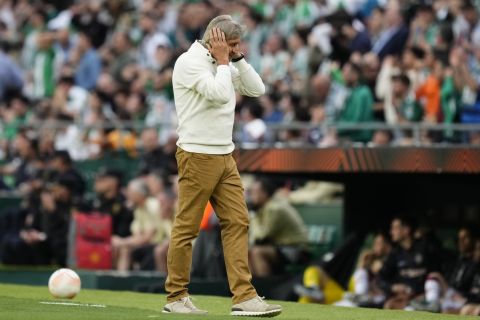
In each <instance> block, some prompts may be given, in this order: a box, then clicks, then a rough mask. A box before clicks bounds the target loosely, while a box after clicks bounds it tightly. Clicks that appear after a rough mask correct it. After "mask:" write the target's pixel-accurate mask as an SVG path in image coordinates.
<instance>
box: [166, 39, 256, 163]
mask: <svg viewBox="0 0 480 320" xmlns="http://www.w3.org/2000/svg"><path fill="white" fill-rule="evenodd" d="M172 82H173V93H174V98H175V108H176V109H177V116H178V128H177V133H178V136H179V139H178V142H177V145H178V146H179V147H180V148H182V149H183V150H185V151H188V152H194V153H205V154H228V153H230V152H232V151H233V150H234V149H235V146H234V144H233V141H232V135H233V122H234V116H235V103H236V98H235V90H236V91H238V92H239V93H240V94H242V95H245V96H250V97H258V96H260V95H262V94H264V93H265V85H264V84H263V81H262V79H261V78H260V76H259V75H258V74H257V72H255V70H254V69H253V68H252V66H250V65H249V64H248V63H247V62H246V61H245V59H242V60H240V61H238V62H235V63H230V64H229V65H228V66H226V65H217V63H216V62H215V60H214V59H213V57H212V56H211V55H210V53H209V51H208V50H207V49H206V48H205V47H204V46H203V45H202V44H201V43H200V42H198V41H196V42H194V43H193V44H192V46H191V47H190V49H188V51H187V52H185V53H183V54H182V55H181V56H180V57H179V58H178V59H177V61H176V63H175V67H174V69H173V76H172Z"/></svg>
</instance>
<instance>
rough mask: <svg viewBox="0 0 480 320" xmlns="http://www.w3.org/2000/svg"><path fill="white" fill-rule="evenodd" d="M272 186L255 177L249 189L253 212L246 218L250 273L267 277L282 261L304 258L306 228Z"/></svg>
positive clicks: (279, 269) (283, 265) (282, 264)
mask: <svg viewBox="0 0 480 320" xmlns="http://www.w3.org/2000/svg"><path fill="white" fill-rule="evenodd" d="M275 191H276V187H275V185H274V184H273V183H272V182H271V181H269V180H266V179H261V180H257V181H255V182H254V183H253V185H252V186H251V189H250V190H249V194H250V205H251V209H252V210H253V212H254V213H253V215H252V217H251V219H250V243H251V247H250V264H251V270H252V274H253V275H256V276H260V277H262V276H268V275H272V274H275V273H277V272H280V271H282V270H281V268H283V267H285V265H286V264H289V263H290V264H292V263H299V262H301V261H303V260H304V259H305V257H306V254H307V253H306V252H307V249H306V244H307V243H308V238H307V228H306V226H305V224H304V222H303V221H302V218H301V217H300V215H299V214H298V212H297V211H296V210H295V209H294V208H293V207H292V206H291V205H289V204H288V203H287V202H286V201H284V200H282V199H281V198H280V197H275V196H274V194H275Z"/></svg>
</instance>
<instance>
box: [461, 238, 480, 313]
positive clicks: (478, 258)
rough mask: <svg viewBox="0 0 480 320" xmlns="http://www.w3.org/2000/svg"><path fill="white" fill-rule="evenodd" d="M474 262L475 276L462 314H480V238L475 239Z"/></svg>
mask: <svg viewBox="0 0 480 320" xmlns="http://www.w3.org/2000/svg"><path fill="white" fill-rule="evenodd" d="M473 262H474V263H475V268H476V270H475V276H474V278H473V280H472V283H471V285H470V289H469V290H468V292H467V294H466V296H465V298H466V299H467V304H465V305H464V306H463V307H462V309H461V310H460V314H461V315H470V316H480V238H477V239H476V240H475V245H474V250H473Z"/></svg>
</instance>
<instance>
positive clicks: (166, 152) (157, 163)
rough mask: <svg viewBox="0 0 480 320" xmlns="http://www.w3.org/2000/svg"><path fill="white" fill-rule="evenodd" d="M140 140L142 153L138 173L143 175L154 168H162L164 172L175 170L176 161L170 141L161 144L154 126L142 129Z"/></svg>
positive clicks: (173, 171)
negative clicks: (163, 144)
mask: <svg viewBox="0 0 480 320" xmlns="http://www.w3.org/2000/svg"><path fill="white" fill-rule="evenodd" d="M141 140H142V149H143V155H142V158H141V159H140V165H139V167H140V174H142V175H145V174H148V173H150V172H153V171H155V170H163V171H165V172H166V173H175V172H176V169H175V168H176V164H177V162H176V160H175V153H174V152H175V151H174V150H172V148H171V142H170V143H167V144H165V146H161V145H160V141H159V137H158V132H157V130H156V129H154V128H147V129H145V130H143V132H142V136H141Z"/></svg>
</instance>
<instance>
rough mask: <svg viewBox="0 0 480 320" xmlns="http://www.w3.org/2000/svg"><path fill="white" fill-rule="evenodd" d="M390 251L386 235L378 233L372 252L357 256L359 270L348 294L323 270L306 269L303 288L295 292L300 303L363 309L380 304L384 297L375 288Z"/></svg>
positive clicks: (296, 288) (368, 250)
mask: <svg viewBox="0 0 480 320" xmlns="http://www.w3.org/2000/svg"><path fill="white" fill-rule="evenodd" d="M390 251H391V245H390V241H389V239H388V238H387V236H386V235H384V234H382V233H378V234H377V235H376V236H375V238H374V240H373V245H372V248H370V249H367V250H365V251H364V252H362V253H361V254H360V258H359V261H358V267H357V269H356V271H355V272H354V274H353V275H352V278H351V280H350V283H349V291H350V292H351V293H350V292H345V291H344V290H343V288H341V287H340V285H339V284H337V283H336V281H335V280H334V279H331V278H330V276H329V275H328V274H327V272H326V271H325V270H323V269H322V268H320V267H318V266H310V267H308V268H307V269H306V270H305V272H304V275H303V285H297V286H295V288H294V289H295V292H296V293H297V294H298V295H299V297H300V298H299V302H301V303H325V304H332V303H335V305H338V306H365V307H366V306H374V305H378V304H379V303H383V301H384V300H385V297H384V295H383V292H382V291H381V290H380V289H379V288H378V285H377V280H378V279H377V278H378V273H379V271H380V270H381V268H382V266H383V263H384V261H385V258H386V257H387V255H388V254H389V252H390ZM342 297H343V299H342ZM340 299H342V300H340Z"/></svg>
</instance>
